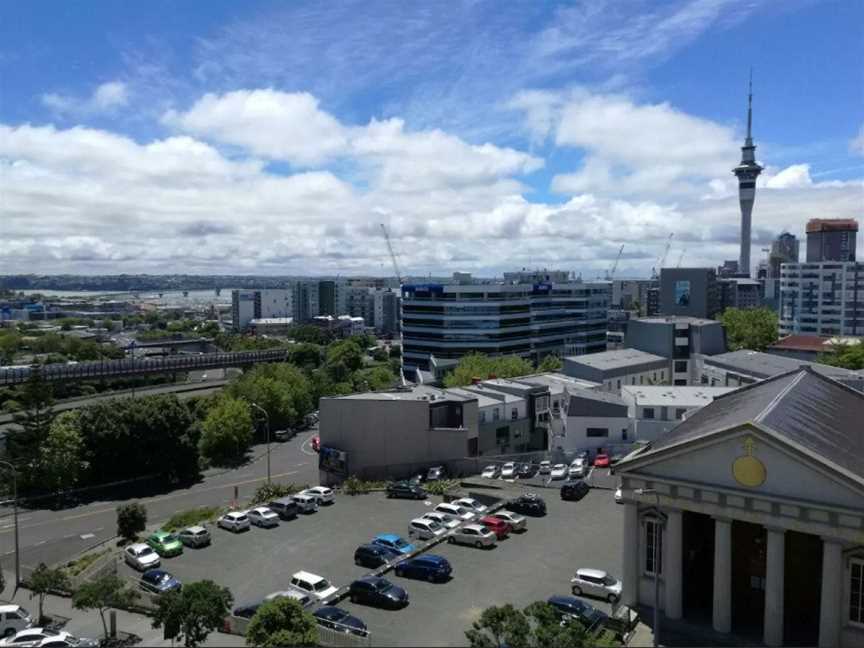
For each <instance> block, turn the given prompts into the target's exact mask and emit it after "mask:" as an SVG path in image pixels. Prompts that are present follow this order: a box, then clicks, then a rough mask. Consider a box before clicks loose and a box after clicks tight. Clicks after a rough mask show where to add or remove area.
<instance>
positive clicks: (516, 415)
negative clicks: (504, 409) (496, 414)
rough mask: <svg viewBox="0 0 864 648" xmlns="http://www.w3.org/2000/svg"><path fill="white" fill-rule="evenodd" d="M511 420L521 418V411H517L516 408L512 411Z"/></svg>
mask: <svg viewBox="0 0 864 648" xmlns="http://www.w3.org/2000/svg"><path fill="white" fill-rule="evenodd" d="M510 418H511V419H513V420H514V421H515V420H516V419H517V418H519V410H518V409H516V408H515V407H514V408H513V409H512V410H510Z"/></svg>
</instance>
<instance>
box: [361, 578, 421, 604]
mask: <svg viewBox="0 0 864 648" xmlns="http://www.w3.org/2000/svg"><path fill="white" fill-rule="evenodd" d="M348 596H349V598H350V599H351V602H352V603H363V604H366V605H374V606H375V607H388V608H401V607H405V606H406V605H408V592H406V591H405V590H404V589H402V588H401V587H399V586H398V585H394V584H393V583H391V582H390V581H388V580H387V579H386V578H381V577H379V576H367V577H365V578H359V579H357V580H355V581H354V582H353V583H351V586H350V587H349V588H348Z"/></svg>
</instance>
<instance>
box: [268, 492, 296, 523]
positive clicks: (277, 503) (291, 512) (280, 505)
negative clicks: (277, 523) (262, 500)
mask: <svg viewBox="0 0 864 648" xmlns="http://www.w3.org/2000/svg"><path fill="white" fill-rule="evenodd" d="M267 506H269V507H270V508H271V509H273V510H274V511H276V514H277V515H278V516H279V518H280V519H282V520H293V519H294V518H296V517H297V512H298V510H299V509H298V506H297V502H295V501H294V500H293V499H291V497H290V496H289V497H281V498H279V499H278V500H273V501H272V502H268V503H267Z"/></svg>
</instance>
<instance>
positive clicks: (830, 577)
mask: <svg viewBox="0 0 864 648" xmlns="http://www.w3.org/2000/svg"><path fill="white" fill-rule="evenodd" d="M843 585H844V583H843V547H842V546H841V544H840V542H839V541H837V540H834V539H831V538H823V539H822V603H821V604H820V608H819V648H833V646H837V645H839V644H840V617H841V615H842V614H843V612H844V611H843V610H842V609H841V608H842V599H841V597H842V595H843Z"/></svg>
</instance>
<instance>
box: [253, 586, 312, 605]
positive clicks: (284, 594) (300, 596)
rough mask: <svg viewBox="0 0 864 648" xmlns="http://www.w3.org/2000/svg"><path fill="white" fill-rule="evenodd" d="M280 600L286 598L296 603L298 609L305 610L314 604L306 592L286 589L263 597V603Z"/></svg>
mask: <svg viewBox="0 0 864 648" xmlns="http://www.w3.org/2000/svg"><path fill="white" fill-rule="evenodd" d="M280 598H288V599H291V600H293V601H297V602H298V603H299V604H300V607H303V608H307V607H309V606H311V605H313V604H314V603H315V601H314V600H313V599H312V596H311V595H310V594H308V593H307V592H303V591H301V590H299V589H293V588H292V589H287V590H282V591H280V592H273V593H271V594H268V595H267V596H265V597H264V600H265V601H273V600H275V599H280Z"/></svg>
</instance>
